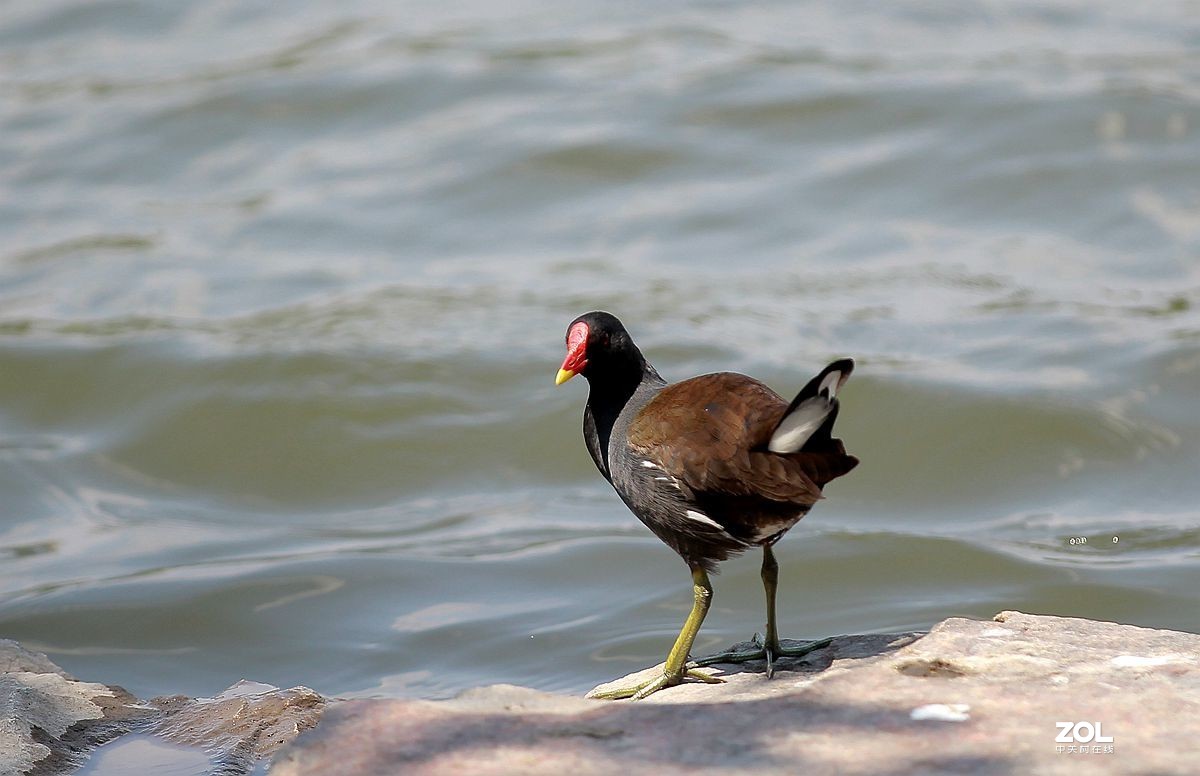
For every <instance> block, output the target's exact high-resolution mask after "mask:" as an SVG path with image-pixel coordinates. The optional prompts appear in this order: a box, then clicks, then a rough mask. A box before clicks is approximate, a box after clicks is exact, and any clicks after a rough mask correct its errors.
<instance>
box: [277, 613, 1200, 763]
mask: <svg viewBox="0 0 1200 776" xmlns="http://www.w3.org/2000/svg"><path fill="white" fill-rule="evenodd" d="M724 668H725V669H726V671H724V672H719V673H720V674H721V675H722V676H724V678H726V679H727V683H726V684H720V685H711V684H700V683H689V684H685V685H681V686H679V687H674V688H670V689H667V690H664V691H661V692H659V693H656V694H655V695H653V696H651V697H650V698H649V699H647V700H646V701H642V702H639V703H631V702H628V701H617V702H605V701H585V700H582V699H579V698H572V697H564V696H557V695H549V694H545V693H540V692H535V691H533V690H527V689H523V688H517V687H511V686H496V687H490V688H483V689H479V690H474V691H471V692H469V693H466V694H464V695H462V696H460V697H459V698H457V699H454V700H451V701H438V702H435V701H405V700H390V701H389V700H377V701H348V702H343V703H338V704H335V705H332V706H331V708H330V709H329V710H328V711H327V712H326V715H325V717H324V719H323V721H322V723H321V724H320V726H319V727H318V728H317V729H316V730H314V731H312V732H311V733H308V734H305V735H303V736H301V737H300V738H299V739H297V741H296V742H294V743H293V744H292V745H290V746H289V747H287V748H285V749H284V750H282V751H281V752H280V753H279V754H278V755H277V757H276V759H275V763H274V764H273V766H272V769H271V774H272V776H318V775H320V776H324V775H325V774H331V773H337V774H340V775H341V776H368V775H370V776H376V775H377V774H391V773H404V774H417V775H418V776H420V775H424V774H459V773H471V774H480V775H486V774H513V773H522V774H563V773H569V774H571V776H586V775H587V774H611V773H622V772H625V773H654V774H681V775H682V774H708V773H713V774H716V773H720V774H741V773H745V774H755V776H761V774H763V773H803V774H806V776H816V775H817V774H834V773H837V774H909V773H913V774H985V775H986V774H1025V773H1038V774H1078V773H1088V774H1090V773H1097V774H1127V773H1128V774H1132V773H1139V774H1156V775H1157V774H1195V773H1197V772H1200V635H1195V634H1188V633H1179V632H1174V631H1162V630H1152V629H1146V628H1136V627H1132V626H1126V625H1115V624H1112V623H1102V622H1093V621H1088V620H1077V619H1069V618H1061V617H1041V616H1033V615H1026V614H1020V613H1017V612H1004V613H1001V614H1000V615H997V617H996V618H995V620H994V621H987V622H979V621H973V620H963V619H950V620H946V621H944V622H942V623H940V624H939V625H938V626H936V627H935V628H934V629H933V630H932V631H931V632H930V633H929V634H928V635H925V636H923V637H920V636H918V635H916V634H908V635H904V636H890V637H888V636H848V637H842V638H839V639H836V640H835V641H834V642H833V644H832V645H831V646H830V647H829V648H827V649H824V650H821V651H819V652H814V653H813V654H812V655H810V656H809V657H808V658H806V659H805V660H804V661H802V662H801V663H799V664H796V663H786V662H785V663H784V664H783V665H782V666H781V668H783V669H790V670H781V671H779V672H778V673H777V674H776V676H775V678H774V679H773V680H770V681H768V680H766V679H765V677H764V676H763V675H762V673H761V672H760V671H761V669H758V670H756V669H755V667H754V666H753V665H751V666H748V667H747V668H746V669H742V668H739V667H734V666H727V667H724ZM1056 723H1070V724H1069V726H1068V728H1067V731H1066V735H1067V736H1068V737H1069V736H1070V735H1071V734H1072V733H1073V734H1074V735H1075V737H1076V738H1077V739H1078V740H1072V741H1066V740H1064V741H1062V742H1059V741H1056V737H1060V736H1062V735H1063V732H1062V731H1061V729H1060V725H1058V724H1056ZM1075 723H1087V724H1085V725H1082V726H1078V727H1077V726H1076V725H1075ZM1097 727H1098V728H1099V731H1100V733H1101V734H1102V735H1103V736H1105V737H1108V736H1111V737H1112V740H1111V741H1108V742H1100V741H1097V740H1094V737H1095V735H1096V729H1097ZM1085 738H1086V739H1088V740H1087V741H1084V740H1083V739H1085ZM1084 746H1086V751H1081V749H1082V747H1084ZM1093 747H1098V749H1097V750H1096V751H1093Z"/></svg>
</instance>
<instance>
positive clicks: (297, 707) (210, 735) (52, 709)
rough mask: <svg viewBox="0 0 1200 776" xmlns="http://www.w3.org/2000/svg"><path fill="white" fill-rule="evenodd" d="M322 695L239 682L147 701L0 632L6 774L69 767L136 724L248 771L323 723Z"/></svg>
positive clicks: (221, 768) (224, 767) (230, 768)
mask: <svg viewBox="0 0 1200 776" xmlns="http://www.w3.org/2000/svg"><path fill="white" fill-rule="evenodd" d="M324 705H325V699H324V698H322V697H321V696H320V695H318V694H317V693H315V692H313V691H312V690H310V689H308V688H307V687H294V688H292V689H290V690H280V689H278V688H276V687H271V686H270V685H262V684H256V683H253V682H245V681H243V682H239V683H237V684H235V685H234V686H233V687H230V688H229V689H228V690H226V691H225V692H223V693H221V694H220V695H218V696H217V697H215V698H197V699H192V698H185V697H182V696H177V697H168V698H155V699H153V700H151V701H149V702H146V703H143V702H141V701H139V700H138V699H137V698H135V697H133V696H132V695H130V694H129V693H128V692H126V691H125V690H123V689H122V688H120V687H114V686H107V685H103V684H96V683H92V682H81V681H79V680H78V679H75V678H74V677H72V676H70V675H69V674H67V673H66V672H65V671H63V670H62V669H61V668H59V667H58V666H57V665H55V664H54V663H53V662H52V661H51V660H49V659H48V658H47V657H46V656H45V655H42V654H40V653H36V652H30V651H29V650H26V649H25V648H23V647H21V646H20V645H19V644H17V643H16V642H14V641H8V640H0V776H19V775H20V774H28V775H29V776H53V774H59V773H70V772H72V771H73V770H75V769H76V768H78V766H79V765H80V764H82V763H83V761H84V760H85V759H86V758H87V757H88V753H89V752H90V751H92V750H93V749H95V748H96V747H97V746H100V745H102V744H105V743H107V742H112V743H111V744H110V746H117V745H120V743H121V741H120V740H116V741H114V739H120V737H121V736H124V735H125V734H127V733H130V732H138V733H142V734H144V736H143V737H151V739H152V740H162V741H166V742H170V743H173V744H182V745H188V746H192V747H195V748H196V749H197V750H198V751H201V752H203V753H204V754H205V755H206V756H207V757H208V759H209V761H210V762H211V763H212V770H213V771H214V772H219V773H221V774H227V775H228V776H236V774H244V773H249V772H250V770H251V769H252V768H254V767H255V764H256V763H258V762H262V761H264V760H266V759H267V758H269V757H270V756H271V755H273V754H274V753H275V751H276V750H277V749H278V748H279V747H280V746H282V745H283V744H285V743H287V742H289V741H291V740H292V739H293V738H295V736H296V735H297V734H298V733H300V732H301V731H302V730H306V729H308V728H310V727H313V726H315V725H316V724H317V720H318V719H319V718H320V715H321V712H322V711H323V710H324Z"/></svg>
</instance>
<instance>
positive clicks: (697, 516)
mask: <svg viewBox="0 0 1200 776" xmlns="http://www.w3.org/2000/svg"><path fill="white" fill-rule="evenodd" d="M687 517H688V519H689V520H695V521H696V522H697V523H704V524H705V525H711V526H712V527H713V528H716V529H718V530H721V531H724V530H725V529H724V528H721V524H720V523H718V522H717V521H716V520H713V519H712V518H711V517H709V516H708V515H706V514H704V513H703V512H697V511H696V510H694V509H689V510H688V511H687Z"/></svg>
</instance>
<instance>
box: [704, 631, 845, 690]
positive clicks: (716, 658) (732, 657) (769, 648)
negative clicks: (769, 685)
mask: <svg viewBox="0 0 1200 776" xmlns="http://www.w3.org/2000/svg"><path fill="white" fill-rule="evenodd" d="M752 641H753V643H754V644H755V645H756V648H755V649H747V650H742V651H738V650H731V651H729V652H722V653H720V654H719V655H710V656H708V657H703V658H700V659H699V660H696V661H694V663H693V665H695V666H697V667H703V666H711V665H716V664H717V663H749V662H750V661H751V660H763V661H766V664H767V678H768V679H770V678H771V677H773V676H774V675H775V660H776V658H780V657H804V656H805V655H807V654H809V653H810V652H815V651H817V650H818V649H824V648H825V647H828V646H829V645H830V644H832V643H833V639H832V638H828V639H818V640H817V641H810V642H808V643H806V644H801V645H800V646H798V647H785V646H783V645H782V644H780V643H779V642H778V641H776V642H775V643H774V644H767V643H764V642H763V640H762V637H760V636H759V635H758V634H757V633H755V634H754V638H753V639H752Z"/></svg>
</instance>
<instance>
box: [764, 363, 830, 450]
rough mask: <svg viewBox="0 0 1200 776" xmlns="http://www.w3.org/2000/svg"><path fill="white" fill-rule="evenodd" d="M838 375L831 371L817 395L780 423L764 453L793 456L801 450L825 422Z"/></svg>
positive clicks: (822, 382) (822, 381) (805, 401)
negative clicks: (790, 454)
mask: <svg viewBox="0 0 1200 776" xmlns="http://www.w3.org/2000/svg"><path fill="white" fill-rule="evenodd" d="M841 381H842V373H841V372H840V371H838V370H836V369H835V370H834V371H832V372H830V373H829V374H827V375H825V377H824V378H823V379H822V380H821V385H820V387H818V388H817V395H816V396H812V397H810V398H808V399H805V400H804V401H802V402H800V404H799V406H797V407H796V409H794V410H792V411H791V412H789V413H788V414H787V416H786V417H785V418H784V419H783V420H782V421H780V423H779V427H778V428H776V429H775V433H774V434H772V435H771V441H770V442H768V443H767V449H768V450H770V451H771V452H772V453H785V454H786V453H794V452H796V451H798V450H799V449H800V448H802V447H804V443H805V442H807V441H808V440H809V438H810V437H811V436H812V435H813V434H814V433H816V431H817V429H819V428H820V427H821V424H822V423H824V422H825V418H827V417H829V413H830V412H831V411H832V410H833V400H834V399H835V398H836V397H837V389H838V388H839V387H840V386H841Z"/></svg>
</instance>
